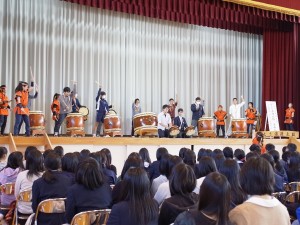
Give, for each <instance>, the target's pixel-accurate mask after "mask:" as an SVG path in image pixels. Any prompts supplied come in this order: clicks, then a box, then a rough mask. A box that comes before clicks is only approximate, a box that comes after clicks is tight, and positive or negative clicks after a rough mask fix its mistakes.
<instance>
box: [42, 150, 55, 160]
mask: <svg viewBox="0 0 300 225" xmlns="http://www.w3.org/2000/svg"><path fill="white" fill-rule="evenodd" d="M51 152H53V149H46V150H45V151H44V152H43V156H44V159H46V158H47V156H48V154H50V153H51Z"/></svg>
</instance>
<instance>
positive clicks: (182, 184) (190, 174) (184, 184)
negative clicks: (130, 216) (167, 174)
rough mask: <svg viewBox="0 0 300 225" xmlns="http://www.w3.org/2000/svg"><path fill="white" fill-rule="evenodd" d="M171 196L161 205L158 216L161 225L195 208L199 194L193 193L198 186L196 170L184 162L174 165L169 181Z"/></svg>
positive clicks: (171, 221) (169, 222)
mask: <svg viewBox="0 0 300 225" xmlns="http://www.w3.org/2000/svg"><path fill="white" fill-rule="evenodd" d="M169 185H170V191H171V197H170V198H168V199H166V200H165V201H164V202H163V203H162V206H161V209H160V214H159V218H158V224H159V225H165V224H171V223H173V222H174V221H175V219H176V217H177V216H178V215H179V214H180V213H182V212H184V211H186V210H189V209H195V208H196V204H197V202H198V195H197V194H195V193H193V190H194V189H195V187H196V176H195V173H194V170H193V168H192V167H190V166H189V165H186V164H184V163H181V164H178V165H176V166H175V167H174V169H173V171H172V175H171V178H170V181H169Z"/></svg>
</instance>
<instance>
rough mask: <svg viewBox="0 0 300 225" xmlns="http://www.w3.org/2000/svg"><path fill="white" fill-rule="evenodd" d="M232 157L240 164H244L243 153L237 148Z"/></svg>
mask: <svg viewBox="0 0 300 225" xmlns="http://www.w3.org/2000/svg"><path fill="white" fill-rule="evenodd" d="M234 157H235V158H236V159H237V160H240V161H242V162H245V160H246V159H245V152H244V150H242V149H239V148H237V149H236V150H235V151H234Z"/></svg>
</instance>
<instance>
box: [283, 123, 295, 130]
mask: <svg viewBox="0 0 300 225" xmlns="http://www.w3.org/2000/svg"><path fill="white" fill-rule="evenodd" d="M285 129H286V130H291V131H294V124H292V123H286V124H285Z"/></svg>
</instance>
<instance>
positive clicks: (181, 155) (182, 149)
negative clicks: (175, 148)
mask: <svg viewBox="0 0 300 225" xmlns="http://www.w3.org/2000/svg"><path fill="white" fill-rule="evenodd" d="M187 150H188V148H186V147H183V148H181V149H180V150H179V157H180V158H182V159H184V154H185V152H186V151H187Z"/></svg>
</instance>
